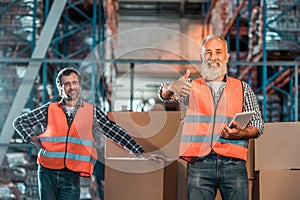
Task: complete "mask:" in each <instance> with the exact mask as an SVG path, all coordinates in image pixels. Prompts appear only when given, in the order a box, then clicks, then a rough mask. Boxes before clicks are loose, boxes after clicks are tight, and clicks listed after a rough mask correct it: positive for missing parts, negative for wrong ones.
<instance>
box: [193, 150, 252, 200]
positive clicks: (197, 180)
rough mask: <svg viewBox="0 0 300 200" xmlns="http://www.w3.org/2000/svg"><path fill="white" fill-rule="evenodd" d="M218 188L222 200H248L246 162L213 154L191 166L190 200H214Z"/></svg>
mask: <svg viewBox="0 0 300 200" xmlns="http://www.w3.org/2000/svg"><path fill="white" fill-rule="evenodd" d="M218 188H219V190H220V193H221V196H222V200H248V174H247V168H246V162H245V161H243V160H240V159H234V158H229V157H224V156H219V155H217V154H215V153H211V154H210V155H208V156H206V157H204V158H200V159H199V160H198V161H196V162H194V163H192V164H190V165H189V170H188V199H189V200H214V199H215V196H216V192H217V189H218Z"/></svg>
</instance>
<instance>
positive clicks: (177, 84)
mask: <svg viewBox="0 0 300 200" xmlns="http://www.w3.org/2000/svg"><path fill="white" fill-rule="evenodd" d="M190 74H191V72H190V70H186V72H185V74H184V75H183V76H182V77H180V78H179V79H178V80H177V81H174V82H172V83H171V84H170V85H169V90H170V91H171V92H173V93H174V95H175V96H180V97H186V96H188V95H189V94H190V92H191V89H192V86H191V83H189V82H187V79H188V77H189V76H190Z"/></svg>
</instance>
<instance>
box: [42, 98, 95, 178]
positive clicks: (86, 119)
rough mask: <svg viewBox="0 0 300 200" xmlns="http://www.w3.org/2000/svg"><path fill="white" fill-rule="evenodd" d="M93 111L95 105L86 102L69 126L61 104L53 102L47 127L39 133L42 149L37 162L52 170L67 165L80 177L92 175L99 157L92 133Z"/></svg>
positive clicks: (49, 109)
mask: <svg viewBox="0 0 300 200" xmlns="http://www.w3.org/2000/svg"><path fill="white" fill-rule="evenodd" d="M93 113H94V107H93V105H91V104H88V103H86V102H84V104H83V106H82V107H79V109H78V111H77V113H76V115H75V118H74V120H73V122H72V124H71V126H70V127H69V126H68V123H67V118H66V115H65V113H64V111H63V108H62V106H61V105H60V104H59V103H51V104H50V105H49V108H48V125H47V129H46V131H45V132H44V133H42V134H41V135H39V138H40V141H41V144H42V149H41V150H40V152H39V156H38V163H39V164H41V165H42V166H44V167H46V168H49V169H63V168H64V167H67V168H68V169H70V170H72V171H74V172H79V173H80V175H81V176H86V177H89V176H91V174H92V172H93V170H94V163H95V161H96V160H97V153H96V148H95V141H94V137H93V134H92V126H93V118H94V114H93Z"/></svg>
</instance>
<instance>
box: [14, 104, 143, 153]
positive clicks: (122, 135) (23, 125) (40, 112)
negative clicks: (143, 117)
mask: <svg viewBox="0 0 300 200" xmlns="http://www.w3.org/2000/svg"><path fill="white" fill-rule="evenodd" d="M49 104H50V103H47V104H45V105H43V106H41V107H39V108H36V109H35V110H33V111H31V112H28V113H25V114H23V115H21V116H19V117H17V118H16V119H15V120H14V122H13V126H14V128H15V129H16V131H17V132H18V134H19V135H20V136H21V138H22V139H23V140H24V141H25V142H28V141H29V140H30V138H31V137H32V136H33V135H39V134H41V133H43V132H44V131H45V130H46V128H47V122H48V106H49ZM60 104H61V105H62V108H63V109H64V111H65V113H66V108H65V105H64V103H63V101H60ZM80 106H83V101H82V100H80V101H79V102H78V104H77V105H76V106H75V110H74V111H73V113H72V114H71V115H70V116H69V115H67V114H66V117H67V120H68V124H71V122H72V121H73V119H74V117H75V115H76V111H77V110H78V108H79V107H80ZM33 127H38V128H40V130H39V131H37V130H35V129H33ZM38 132H40V133H38ZM99 133H103V134H104V135H105V136H106V137H108V138H109V139H111V140H112V141H114V142H117V143H118V144H119V145H120V146H122V147H124V148H125V149H126V150H128V151H129V152H130V153H132V154H134V155H138V154H141V153H143V152H144V149H143V148H142V147H141V146H140V145H139V144H138V143H137V142H136V141H135V140H134V139H133V138H132V137H131V136H130V135H129V134H128V133H127V132H126V131H125V130H124V129H123V128H121V127H120V126H118V125H117V124H116V123H115V122H113V121H111V120H110V119H109V118H108V117H107V116H106V115H105V114H104V112H103V111H102V110H101V109H100V107H94V124H93V135H94V138H99V137H96V134H99ZM97 142H98V141H97Z"/></svg>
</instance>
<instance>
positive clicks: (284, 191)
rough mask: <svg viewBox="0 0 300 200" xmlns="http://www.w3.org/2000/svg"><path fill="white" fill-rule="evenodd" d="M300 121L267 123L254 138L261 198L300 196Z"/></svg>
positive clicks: (261, 199) (276, 199)
mask: <svg viewBox="0 0 300 200" xmlns="http://www.w3.org/2000/svg"><path fill="white" fill-rule="evenodd" d="M299 130H300V123H299V122H278V123H266V124H265V131H264V134H263V135H262V136H261V137H260V138H259V139H258V140H256V142H255V170H257V171H258V173H259V199H260V200H269V199H272V200H281V199H299V194H298V191H297V189H298V188H299V184H300V159H299V152H300V133H299Z"/></svg>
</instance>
